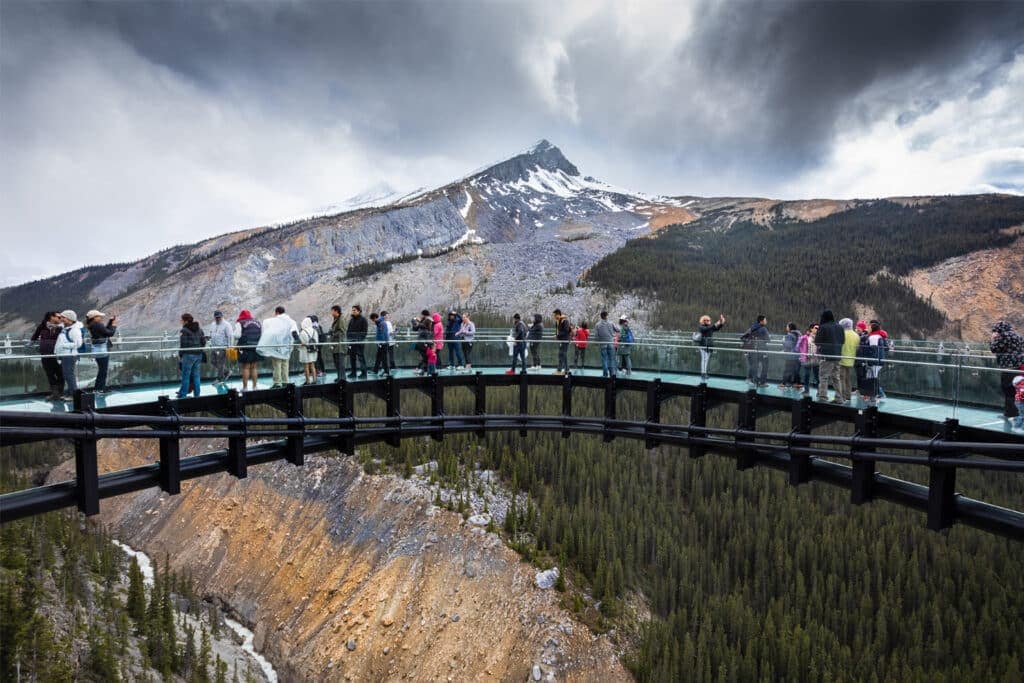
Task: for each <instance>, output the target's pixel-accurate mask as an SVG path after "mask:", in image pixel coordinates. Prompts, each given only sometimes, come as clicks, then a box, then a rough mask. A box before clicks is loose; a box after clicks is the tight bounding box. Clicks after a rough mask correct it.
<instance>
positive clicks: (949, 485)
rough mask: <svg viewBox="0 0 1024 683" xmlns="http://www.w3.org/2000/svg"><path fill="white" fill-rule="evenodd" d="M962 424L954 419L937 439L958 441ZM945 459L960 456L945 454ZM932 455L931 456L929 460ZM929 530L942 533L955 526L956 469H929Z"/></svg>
mask: <svg viewBox="0 0 1024 683" xmlns="http://www.w3.org/2000/svg"><path fill="white" fill-rule="evenodd" d="M959 427H960V423H959V421H957V420H954V419H952V418H949V419H947V420H946V421H945V422H943V423H942V428H941V429H940V430H939V434H938V436H937V437H936V438H938V439H941V440H942V441H956V440H957V430H958V429H959ZM943 455H944V456H945V457H947V458H948V457H955V456H956V455H958V454H954V453H943ZM931 457H932V454H929V458H931ZM928 472H929V474H928V528H929V529H931V530H932V531H941V530H943V529H948V528H949V527H951V526H953V522H954V521H955V520H956V467H951V466H949V465H931V466H929V468H928Z"/></svg>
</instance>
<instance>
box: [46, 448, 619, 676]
mask: <svg viewBox="0 0 1024 683" xmlns="http://www.w3.org/2000/svg"><path fill="white" fill-rule="evenodd" d="M192 446H193V448H194V449H196V450H205V449H207V448H211V447H216V446H219V444H216V443H214V442H194V443H193V444H192ZM152 448H153V444H152V442H150V443H149V444H140V443H125V442H121V443H119V444H118V448H117V449H116V450H115V448H113V447H111V448H102V447H101V453H100V461H101V462H102V463H103V468H104V470H112V469H119V468H123V467H128V466H132V465H137V464H140V463H141V462H144V461H146V460H147V458H146V455H145V454H146V453H148V452H150V451H152ZM69 467H71V468H72V469H73V464H70V465H69ZM56 477H57V478H59V474H58V475H56ZM102 509H103V511H102V513H101V515H100V518H99V519H100V521H101V522H102V523H104V524H106V525H108V526H109V527H110V528H111V529H112V531H113V533H114V534H115V535H116V536H117V537H118V538H121V539H123V540H125V541H126V542H127V543H129V544H131V545H133V546H135V547H139V548H141V549H143V550H145V551H146V552H147V553H149V554H151V555H152V556H154V557H159V558H162V557H163V556H164V554H165V553H167V554H169V556H170V561H171V564H172V566H173V567H174V568H175V569H185V568H188V569H189V570H190V571H191V572H192V574H193V575H194V576H195V577H196V578H197V580H198V582H199V585H200V586H201V588H202V590H204V591H205V592H206V593H207V594H208V595H209V596H212V597H215V598H216V599H218V600H219V601H221V602H223V603H224V604H225V605H226V606H227V608H228V609H230V611H232V612H233V613H235V614H236V615H238V616H239V617H240V619H241V620H242V621H244V622H246V623H247V624H248V625H249V626H250V627H251V628H252V630H253V631H254V632H255V634H256V641H255V645H256V647H257V649H259V650H261V651H262V652H263V654H264V655H265V656H266V657H267V658H268V659H270V660H271V662H273V664H274V666H275V668H277V670H278V672H279V673H280V674H281V677H282V680H297V681H324V680H398V679H400V678H409V679H412V680H471V679H485V678H493V679H494V680H526V679H527V678H528V677H530V676H531V675H532V673H533V666H534V665H535V664H536V665H539V666H540V668H541V669H542V672H543V674H544V676H545V678H546V677H547V676H548V674H551V676H552V678H553V679H557V680H602V681H615V680H627V679H628V678H629V676H628V673H627V672H626V671H625V669H624V668H623V667H622V665H621V664H620V663H619V661H618V659H617V658H616V656H615V653H614V651H613V648H612V646H611V643H610V642H609V641H608V640H607V639H606V638H604V637H595V636H593V635H592V634H591V633H590V632H589V631H588V630H587V629H586V627H584V626H582V625H580V624H578V623H575V622H574V621H573V619H572V618H571V616H570V615H569V614H568V613H566V612H565V611H564V610H563V609H561V608H560V607H559V606H558V595H559V594H558V593H556V592H554V591H552V590H542V589H541V588H538V587H537V585H536V570H535V569H533V568H531V567H530V566H529V565H527V564H524V563H523V562H521V561H520V559H519V557H518V556H517V555H516V554H515V553H513V552H512V551H511V550H509V549H508V548H506V547H505V546H504V545H503V544H502V542H501V540H500V539H499V538H498V536H496V535H494V534H489V533H486V532H485V531H484V529H483V528H482V527H480V526H476V525H473V524H466V523H463V521H462V518H461V517H460V516H459V515H456V514H454V513H449V512H443V511H441V510H439V509H437V508H435V507H434V506H433V505H432V504H431V501H430V492H429V491H428V490H427V488H426V487H425V486H424V485H423V484H420V483H417V482H416V481H410V480H403V479H401V478H398V477H393V476H366V475H364V474H363V472H362V470H361V468H360V467H359V466H358V465H357V464H356V463H355V462H353V460H352V459H351V458H345V457H341V456H336V455H327V456H314V457H309V458H308V460H307V464H306V465H305V466H304V467H302V468H299V467H295V466H292V465H289V464H286V463H272V464H267V465H261V466H259V467H255V468H252V469H250V471H249V477H248V478H247V479H242V480H239V479H235V478H233V477H231V476H229V475H227V474H223V475H219V476H213V477H204V478H202V479H199V480H195V481H191V482H184V483H183V484H182V492H181V494H180V495H178V496H170V497H169V496H166V495H164V494H162V493H161V492H159V491H157V490H150V491H144V492H140V493H137V494H132V495H127V496H122V497H119V498H115V499H111V500H109V501H104V502H103V508H102ZM538 663H539V664H538Z"/></svg>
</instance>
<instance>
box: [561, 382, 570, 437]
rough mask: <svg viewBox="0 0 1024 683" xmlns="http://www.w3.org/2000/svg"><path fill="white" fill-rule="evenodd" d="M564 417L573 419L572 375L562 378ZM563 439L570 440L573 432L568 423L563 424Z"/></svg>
mask: <svg viewBox="0 0 1024 683" xmlns="http://www.w3.org/2000/svg"><path fill="white" fill-rule="evenodd" d="M562 417H572V374H570V373H566V374H565V376H564V377H562ZM562 424H563V425H564V427H563V429H562V438H563V439H568V438H569V434H570V433H571V430H570V429H569V426H568V424H567V423H565V422H563V423H562Z"/></svg>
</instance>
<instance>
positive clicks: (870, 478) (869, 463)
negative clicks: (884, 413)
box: [850, 406, 878, 505]
mask: <svg viewBox="0 0 1024 683" xmlns="http://www.w3.org/2000/svg"><path fill="white" fill-rule="evenodd" d="M876 436H878V408H876V407H874V406H871V407H870V408H865V409H864V410H862V411H860V412H859V413H857V421H856V433H855V434H854V439H853V443H852V444H851V446H850V449H851V450H859V451H874V450H875V449H874V447H858V446H857V437H862V438H865V439H873V438H875V437H876ZM874 498H875V461H874V460H862V459H860V458H855V459H854V461H853V479H852V481H851V485H850V502H851V503H853V504H854V505H863V504H864V503H869V502H871V501H872V500H874Z"/></svg>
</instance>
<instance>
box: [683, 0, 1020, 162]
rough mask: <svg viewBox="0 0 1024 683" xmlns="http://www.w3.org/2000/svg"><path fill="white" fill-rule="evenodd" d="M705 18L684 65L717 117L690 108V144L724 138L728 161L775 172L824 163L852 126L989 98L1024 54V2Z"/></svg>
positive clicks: (790, 10) (742, 12) (694, 92)
mask: <svg viewBox="0 0 1024 683" xmlns="http://www.w3.org/2000/svg"><path fill="white" fill-rule="evenodd" d="M695 17H696V20H695V24H694V29H693V33H692V35H691V37H690V39H688V40H686V41H685V42H684V43H682V44H681V45H679V46H678V48H677V51H676V60H675V65H674V68H675V69H676V73H677V75H678V82H679V83H681V84H684V85H685V87H686V96H687V97H690V98H696V99H698V100H702V101H705V102H710V103H711V104H712V105H713V106H712V107H711V110H712V111H713V112H714V117H713V118H707V119H702V118H694V117H692V115H691V114H689V113H688V112H687V107H685V106H683V107H680V108H679V109H680V115H679V119H678V121H679V123H680V124H681V125H682V127H683V128H684V129H685V130H686V131H687V132H688V133H692V134H690V135H685V136H684V140H685V141H686V142H688V143H690V144H689V145H688V146H687V147H688V149H691V150H692V146H693V145H698V146H699V145H700V144H701V140H707V141H712V142H713V143H714V146H715V148H717V149H718V157H719V159H720V160H722V161H725V162H726V163H728V162H730V161H731V162H733V163H735V162H737V161H740V160H742V162H743V163H745V164H750V165H752V166H753V167H754V168H756V169H758V170H760V171H761V172H762V173H764V174H777V173H780V172H781V173H784V174H789V173H793V172H796V171H799V170H802V169H806V168H809V167H813V166H815V165H817V164H819V163H821V162H822V161H823V159H824V158H825V156H826V154H827V153H828V151H829V149H830V144H831V142H832V139H833V137H834V135H835V133H836V132H837V129H838V128H839V127H841V126H858V125H868V124H870V123H872V122H874V121H875V120H876V119H877V118H878V116H880V115H883V114H886V113H888V111H889V110H892V109H895V110H896V111H897V112H898V114H897V116H902V117H903V122H905V123H909V122H910V121H912V120H914V119H916V118H917V117H919V116H921V115H922V114H925V113H929V112H930V111H933V110H934V109H935V107H936V106H937V104H938V102H939V101H940V100H943V99H945V98H947V97H951V96H956V95H958V94H961V93H962V92H964V91H966V90H969V91H971V92H972V94H974V95H975V96H981V95H983V94H985V93H986V92H988V90H990V89H991V88H992V87H993V86H994V85H996V84H998V83H999V82H1001V80H1002V78H1003V76H1004V72H1005V67H1006V65H1008V64H1010V63H1012V61H1013V59H1014V58H1015V57H1016V55H1018V54H1021V53H1022V50H1024V3H1020V2H1009V3H975V2H972V3H951V2H936V3H925V4H920V3H904V2H877V3H871V2H823V3H813V4H812V3H807V2H788V3H786V2H762V3H745V2H726V3H707V4H705V5H703V6H702V7H701V9H700V10H698V11H697V12H696V13H695ZM698 111H700V110H699V109H698ZM716 119H718V120H717V121H716ZM723 119H724V121H723ZM726 121H727V123H725V122H726ZM716 131H723V132H724V133H725V135H719V134H716ZM709 133H710V136H709V135H708V134H709ZM688 153H689V152H688ZM704 154H710V150H704ZM723 154H724V155H725V157H726V158H725V159H722V158H721V157H722V155H723ZM701 156H704V155H701Z"/></svg>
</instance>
